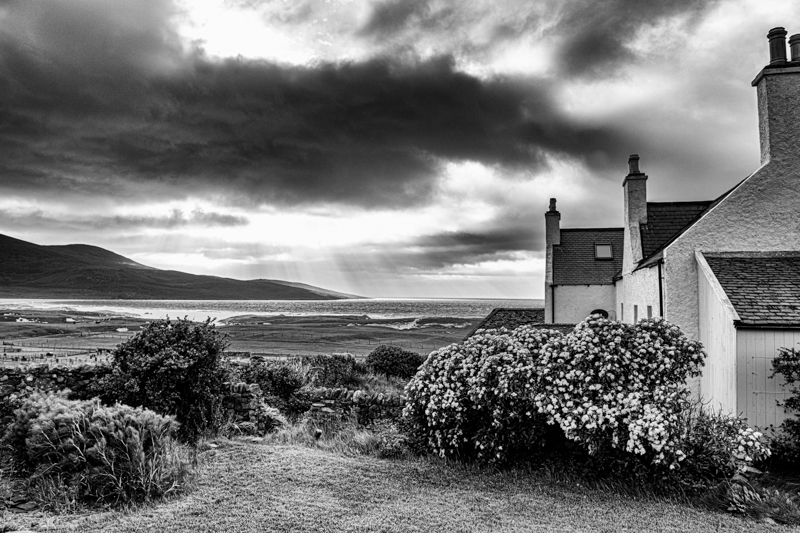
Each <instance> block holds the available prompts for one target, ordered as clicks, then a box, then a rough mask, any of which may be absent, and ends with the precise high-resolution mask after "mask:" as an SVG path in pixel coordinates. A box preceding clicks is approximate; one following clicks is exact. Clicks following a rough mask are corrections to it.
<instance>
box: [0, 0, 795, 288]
mask: <svg viewBox="0 0 800 533" xmlns="http://www.w3.org/2000/svg"><path fill="white" fill-rule="evenodd" d="M794 21H798V22H797V24H796V27H792V23H793V22H794ZM775 26H785V27H786V29H787V31H788V32H789V34H790V35H791V34H794V33H800V2H790V1H786V0H780V1H778V0H716V1H715V0H542V1H532V0H485V1H484V0H452V1H445V0H399V1H398V0H191V1H189V0H186V1H182V0H137V1H135V2H131V1H128V0H59V1H49V0H0V233H2V234H4V235H8V236H11V237H15V238H18V239H23V240H27V241H31V242H35V243H37V244H43V245H51V244H71V243H82V244H91V245H95V246H100V247H103V248H106V249H109V250H112V251H114V252H116V253H119V254H121V255H124V256H127V257H129V258H131V259H133V260H135V261H138V262H140V263H143V264H146V265H149V266H153V267H157V268H163V269H173V270H181V271H184V272H190V273H195V274H211V275H217V276H224V277H231V278H237V279H256V278H266V279H282V280H287V281H295V282H302V283H309V284H312V285H317V286H320V287H324V288H327V289H331V290H336V291H340V292H346V293H351V294H359V295H363V296H371V297H430V298H542V297H543V293H544V247H545V244H544V212H545V211H546V210H547V207H548V201H549V198H551V197H555V198H557V199H558V209H559V211H560V212H561V225H562V227H620V226H621V225H622V187H621V185H622V180H623V178H624V176H625V174H626V173H627V159H628V155H629V154H632V153H638V154H639V155H640V157H641V160H640V167H641V170H642V171H643V172H645V173H647V174H648V176H649V180H648V183H647V185H648V199H649V200H650V201H682V200H684V201H685V200H709V199H713V198H716V197H717V196H719V195H720V194H722V193H723V192H725V191H726V190H728V189H729V188H730V187H732V186H733V185H735V184H736V183H738V182H739V181H740V180H742V179H743V178H745V177H746V176H748V175H749V174H750V173H752V172H753V171H755V170H756V168H757V167H758V165H759V152H758V126H757V124H758V122H757V111H756V94H755V89H754V88H753V87H751V85H750V82H751V81H752V80H753V79H754V78H755V76H756V75H757V74H758V72H759V71H760V70H761V68H762V67H763V66H765V65H766V64H767V62H768V58H769V54H768V45H767V39H766V34H767V32H768V31H769V29H770V28H773V27H775Z"/></svg>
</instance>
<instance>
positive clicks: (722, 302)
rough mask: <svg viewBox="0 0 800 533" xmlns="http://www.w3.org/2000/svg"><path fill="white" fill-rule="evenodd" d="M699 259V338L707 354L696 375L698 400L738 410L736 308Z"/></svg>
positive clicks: (717, 407)
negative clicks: (699, 374)
mask: <svg viewBox="0 0 800 533" xmlns="http://www.w3.org/2000/svg"><path fill="white" fill-rule="evenodd" d="M698 263H699V267H700V268H699V280H698V281H699V284H698V289H699V298H700V342H702V343H703V346H704V347H705V350H706V353H707V354H708V357H707V358H706V362H705V363H706V364H705V366H704V367H703V374H702V376H701V377H700V391H701V394H702V400H703V402H704V403H706V402H707V405H708V407H709V408H710V409H711V410H713V411H722V412H724V413H728V414H734V415H738V414H739V409H738V408H737V405H736V402H737V400H736V379H737V378H736V376H737V372H736V370H737V365H736V328H734V327H733V321H734V320H735V319H738V318H739V317H738V315H737V314H736V311H735V310H734V309H733V306H732V305H731V304H730V302H729V301H728V298H727V296H726V295H725V292H724V291H723V290H722V288H721V287H720V285H719V283H718V282H717V281H716V277H715V276H714V274H713V272H712V271H711V269H710V268H708V265H707V264H705V262H704V261H703V259H702V258H698Z"/></svg>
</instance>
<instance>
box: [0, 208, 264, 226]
mask: <svg viewBox="0 0 800 533" xmlns="http://www.w3.org/2000/svg"><path fill="white" fill-rule="evenodd" d="M0 223H5V224H8V225H9V226H12V227H14V228H17V229H21V228H60V229H61V230H67V231H75V230H79V231H89V230H93V231H98V230H100V231H117V230H137V229H147V228H153V229H175V228H181V227H186V226H195V227H237V226H245V225H247V224H248V220H247V219H246V218H245V217H242V216H237V215H230V214H225V213H217V212H207V211H204V210H202V209H195V210H193V211H192V212H191V213H190V214H189V215H188V216H187V215H186V214H184V212H183V211H181V210H180V209H173V210H171V211H170V213H169V214H168V215H161V216H154V215H150V216H148V215H114V216H98V215H86V216H80V215H78V216H76V215H69V214H61V213H46V212H45V211H43V210H41V209H36V210H19V209H14V210H11V209H0Z"/></svg>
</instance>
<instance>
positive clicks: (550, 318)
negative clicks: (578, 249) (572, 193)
mask: <svg viewBox="0 0 800 533" xmlns="http://www.w3.org/2000/svg"><path fill="white" fill-rule="evenodd" d="M544 228H545V236H544V240H545V270H544V322H545V324H552V323H553V322H554V321H555V316H554V313H555V287H554V286H553V246H558V245H559V244H561V213H559V212H558V210H557V209H556V199H555V198H550V208H549V209H548V210H547V212H546V213H545V214H544Z"/></svg>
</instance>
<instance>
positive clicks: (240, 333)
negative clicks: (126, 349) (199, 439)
mask: <svg viewBox="0 0 800 533" xmlns="http://www.w3.org/2000/svg"><path fill="white" fill-rule="evenodd" d="M149 320H150V319H148V318H146V317H145V318H142V317H134V316H121V315H115V314H108V313H103V312H79V313H73V312H69V311H62V310H40V309H39V310H37V309H13V310H8V309H6V310H4V309H0V341H2V345H0V346H1V348H0V365H3V366H19V365H24V364H41V363H52V364H55V363H58V364H81V363H91V362H94V361H97V360H103V359H104V358H105V357H107V353H108V351H110V350H113V349H114V347H116V346H117V344H119V343H121V342H124V341H125V340H127V339H128V338H130V337H131V336H132V335H134V334H135V333H136V332H138V331H140V330H141V328H143V327H144V326H145V325H146V324H147V322H148V321H149ZM478 322H479V320H478V319H475V318H472V319H470V318H457V317H454V318H415V317H409V318H392V319H371V318H369V317H368V316H366V315H362V316H357V315H350V316H283V315H281V316H262V315H241V316H235V317H231V318H228V319H225V320H222V321H219V322H218V323H217V325H218V327H219V329H220V331H224V332H225V333H227V334H228V335H229V337H230V341H231V345H230V347H229V348H228V351H229V352H230V353H231V355H232V356H233V357H246V356H247V355H248V354H249V355H260V356H263V357H266V358H278V359H280V358H287V357H298V356H303V355H316V354H331V353H351V354H353V355H354V356H356V357H365V356H366V355H367V354H369V353H370V352H371V351H372V350H374V349H375V348H376V347H377V346H379V345H381V344H391V345H394V346H401V347H403V348H406V349H409V350H411V351H415V352H418V353H420V354H423V355H427V354H428V353H430V352H431V351H433V350H436V349H438V348H441V347H442V346H447V345H448V344H451V343H453V342H458V341H460V340H462V339H463V338H464V337H465V336H466V335H467V334H468V333H469V332H470V331H471V330H472V329H473V328H474V327H475V326H476V325H477V324H478Z"/></svg>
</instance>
